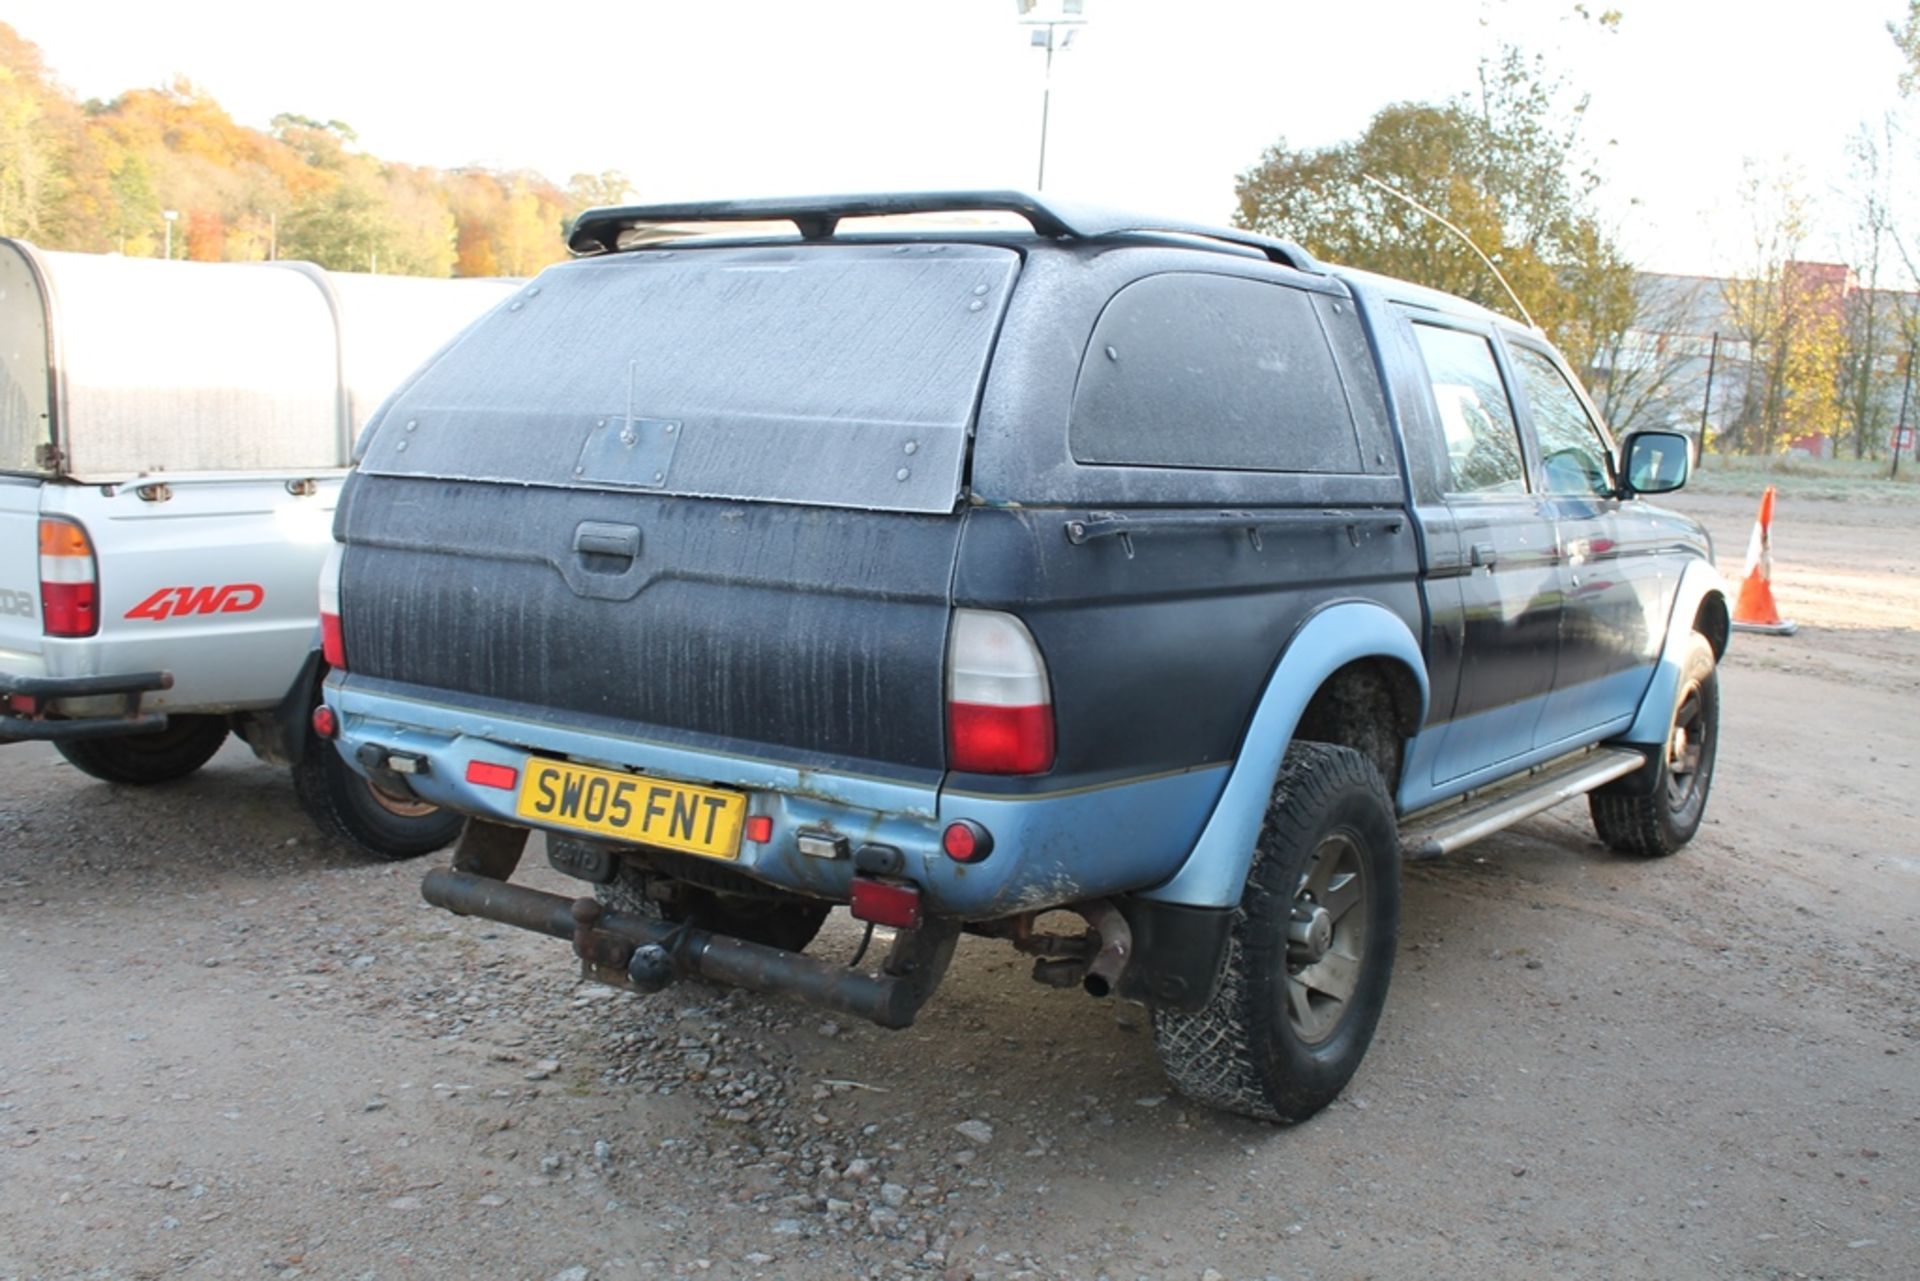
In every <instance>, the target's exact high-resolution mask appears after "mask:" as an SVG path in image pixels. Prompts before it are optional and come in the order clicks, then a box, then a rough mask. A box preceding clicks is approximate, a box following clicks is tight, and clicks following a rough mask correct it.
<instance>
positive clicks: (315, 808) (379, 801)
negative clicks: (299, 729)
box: [293, 735, 466, 861]
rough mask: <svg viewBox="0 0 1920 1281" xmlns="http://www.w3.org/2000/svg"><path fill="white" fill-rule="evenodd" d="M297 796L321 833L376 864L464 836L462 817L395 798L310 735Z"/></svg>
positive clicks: (296, 779)
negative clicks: (461, 830)
mask: <svg viewBox="0 0 1920 1281" xmlns="http://www.w3.org/2000/svg"><path fill="white" fill-rule="evenodd" d="M293 791H294V795H295V796H297V797H298V798H299V799H300V805H301V807H302V808H303V809H305V810H306V811H307V815H308V817H310V818H312V819H313V821H314V823H315V824H317V825H318V826H319V828H320V830H321V831H323V832H325V833H326V834H327V835H328V836H331V837H334V838H335V839H337V840H340V841H344V842H346V843H347V844H348V845H351V846H353V847H355V848H356V849H358V850H360V851H361V852H363V853H366V854H371V855H373V856H374V857H375V858H379V859H388V860H393V861H398V860H400V859H406V858H417V857H418V856H420V855H422V854H431V853H432V852H433V851H434V850H437V849H439V848H441V847H442V846H444V845H447V844H449V843H450V842H452V840H453V839H454V838H455V837H456V836H458V835H460V828H461V827H462V825H464V824H465V822H466V818H465V816H464V815H461V814H457V813H455V812H454V811H452V810H446V809H441V808H440V807H439V806H437V805H430V804H428V803H427V802H425V801H422V800H417V799H415V798H413V797H403V796H397V795H394V794H393V793H390V792H387V791H383V790H382V789H381V788H379V787H378V786H376V785H375V784H373V783H372V782H370V781H368V780H367V779H364V778H362V777H361V776H360V775H358V774H356V773H354V772H353V770H352V769H351V768H350V767H349V766H348V765H347V763H346V761H344V760H342V759H341V758H340V753H339V752H338V751H336V750H334V746H333V744H332V743H329V742H326V741H324V740H323V739H321V738H319V737H317V736H313V735H309V736H308V739H307V750H306V751H305V753H303V754H302V756H301V758H300V763H299V764H297V765H295V766H294V767H293Z"/></svg>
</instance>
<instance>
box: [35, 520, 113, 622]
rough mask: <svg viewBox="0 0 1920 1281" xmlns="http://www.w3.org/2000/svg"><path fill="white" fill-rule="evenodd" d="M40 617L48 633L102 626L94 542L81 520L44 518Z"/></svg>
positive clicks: (42, 527) (41, 533) (41, 534)
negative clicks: (88, 535)
mask: <svg viewBox="0 0 1920 1281" xmlns="http://www.w3.org/2000/svg"><path fill="white" fill-rule="evenodd" d="M40 619H41V628H42V630H43V631H45V633H46V634H47V635H48V636H91V635H93V634H94V633H95V632H97V631H99V630H100V586H99V574H98V572H97V570H96V568H95V565H94V559H93V543H92V542H91V541H90V540H89V539H88V538H87V531H86V530H84V529H82V528H81V527H80V525H79V522H77V521H71V520H67V519H66V518H64V517H60V516H42V517H41V518H40Z"/></svg>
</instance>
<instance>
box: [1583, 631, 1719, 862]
mask: <svg viewBox="0 0 1920 1281" xmlns="http://www.w3.org/2000/svg"><path fill="white" fill-rule="evenodd" d="M1719 750H1720V672H1719V669H1718V668H1717V667H1716V665H1715V663H1714V658H1713V645H1712V644H1711V643H1710V642H1708V640H1707V638H1706V637H1704V636H1702V635H1701V634H1700V633H1698V632H1694V633H1692V634H1691V635H1690V636H1689V637H1688V640H1687V649H1686V653H1685V654H1684V655H1683V656H1682V657H1681V660H1680V689H1679V692H1678V694H1677V695H1676V696H1675V698H1674V704H1673V721H1672V724H1671V725H1670V726H1669V727H1668V730H1667V742H1666V745H1665V747H1664V749H1663V750H1662V751H1661V753H1660V760H1659V762H1658V767H1657V768H1658V773H1657V777H1656V778H1655V779H1654V783H1653V788H1652V790H1651V791H1650V792H1647V793H1646V794H1645V795H1631V794H1609V793H1607V792H1604V791H1601V792H1590V793H1588V795H1587V809H1588V811H1589V812H1590V813H1591V814H1592V815H1593V830H1594V831H1595V832H1597V833H1599V836H1600V839H1601V840H1602V841H1605V842H1606V843H1607V845H1609V846H1610V847H1612V848H1613V849H1615V850H1617V851H1619V852H1620V853H1622V854H1635V855H1638V856H1640V857H1641V858H1663V857H1665V856H1666V855H1668V854H1672V853H1673V852H1674V851H1676V850H1678V849H1679V848H1680V847H1681V846H1683V845H1685V844H1686V843H1687V842H1688V841H1690V840H1692V839H1693V834H1694V833H1695V832H1697V831H1699V830H1700V821H1701V819H1702V818H1704V817H1705V816H1706V812H1707V793H1708V791H1709V790H1710V789H1711V788H1712V786H1713V762H1714V758H1715V757H1716V756H1717V755H1718V754H1719Z"/></svg>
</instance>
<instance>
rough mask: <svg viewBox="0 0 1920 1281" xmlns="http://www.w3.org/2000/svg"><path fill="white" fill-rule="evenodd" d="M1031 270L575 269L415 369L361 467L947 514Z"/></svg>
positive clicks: (779, 265) (658, 259)
mask: <svg viewBox="0 0 1920 1281" xmlns="http://www.w3.org/2000/svg"><path fill="white" fill-rule="evenodd" d="M1019 264H1020V258H1019V255H1018V254H1017V253H1015V252H1014V251H1013V250H1011V249H1005V248H1001V247H998V246H983V245H964V244H943V243H937V242H916V243H912V244H900V245H817V246H816V245H796V246H791V247H786V246H780V247H753V248H718V247H716V248H702V249H688V250H657V249H647V250H638V251H635V252H632V253H622V254H616V255H612V256H609V257H606V258H597V259H589V260H585V261H581V262H573V263H566V264H563V265H561V266H559V267H554V268H551V269H549V270H548V271H546V272H544V273H542V274H541V276H540V278H539V279H538V280H536V281H535V282H534V283H533V284H532V285H530V286H529V287H527V288H526V289H524V290H522V291H521V293H520V294H519V295H518V296H516V297H515V298H514V299H513V301H512V302H510V303H508V304H507V305H506V306H504V307H502V308H500V309H498V310H496V311H495V312H493V313H492V314H491V315H489V316H488V317H487V318H486V319H485V320H483V321H481V322H480V323H479V324H478V325H477V326H476V327H475V328H473V329H471V330H469V331H468V332H467V334H466V335H465V336H464V337H463V338H461V339H460V340H459V341H458V342H456V343H455V344H454V345H453V346H451V347H450V348H449V349H448V350H447V351H446V352H444V353H443V354H442V355H441V356H440V358H439V359H438V360H436V361H435V362H434V363H433V364H431V365H429V366H428V367H427V368H426V369H425V370H424V371H422V372H421V373H420V374H419V375H417V376H416V378H415V379H414V381H413V382H412V383H411V384H410V385H408V386H407V387H405V388H404V389H403V390H402V391H401V392H400V393H399V394H398V396H397V397H396V398H395V399H394V400H393V401H392V402H390V403H389V405H388V406H387V408H386V409H385V410H384V411H383V414H382V416H381V418H380V423H379V427H378V429H377V431H376V432H375V434H374V436H373V437H372V438H371V439H370V440H369V442H368V444H367V448H366V453H365V456H364V458H363V459H362V461H361V467H362V469H363V470H365V471H368V472H373V473H377V474H383V475H394V476H430V477H436V478H446V479H459V480H479V481H499V482H505V483H510V484H535V485H553V486H563V487H568V488H581V489H603V490H605V489H611V490H642V491H651V492H656V493H663V494H675V495H694V496H701V497H713V498H728V499H749V500H750V499H766V500H770V501H776V502H791V503H806V504H817V505H825V506H840V507H857V508H869V509H875V510H885V511H904V512H947V511H952V510H953V508H954V503H955V500H956V498H957V497H958V495H959V492H960V487H961V469H962V466H963V464H964V462H965V459H966V451H967V439H968V434H969V432H970V430H971V428H972V425H973V417H974V412H975V408H976V405H977V403H978V400H979V396H980V386H981V382H982V380H983V378H984V376H985V373H986V369H987V361H988V358H989V356H990V354H991V353H992V350H993V344H994V341H995V338H996V337H997V335H998V333H999V326H1000V318H1001V316H1002V314H1003V313H1004V311H1005V309H1006V304H1007V298H1008V295H1009V294H1010V293H1011V292H1012V290H1013V284H1014V280H1015V278H1016V276H1017V274H1018V271H1019Z"/></svg>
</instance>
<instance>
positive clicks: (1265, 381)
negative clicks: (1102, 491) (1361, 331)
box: [1068, 272, 1377, 474]
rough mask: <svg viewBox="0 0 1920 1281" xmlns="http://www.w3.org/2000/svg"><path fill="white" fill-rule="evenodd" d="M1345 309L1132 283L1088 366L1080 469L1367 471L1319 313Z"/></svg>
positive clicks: (1235, 289) (1177, 282)
mask: <svg viewBox="0 0 1920 1281" xmlns="http://www.w3.org/2000/svg"><path fill="white" fill-rule="evenodd" d="M1336 305H1339V304H1337V303H1336V302H1335V301H1334V300H1332V299H1327V298H1323V297H1320V296H1319V295H1315V294H1310V293H1308V292H1306V291H1303V290H1299V289H1290V288H1288V287H1286V286H1284V285H1277V284H1269V283H1267V282H1264V281H1258V280H1247V279H1243V278H1240V277H1234V276H1213V275H1202V274H1199V273H1188V272H1167V273H1164V274H1161V275H1156V276H1149V277H1147V278H1146V279H1144V280H1139V281H1135V282H1134V283H1133V284H1131V285H1128V286H1127V287H1126V288H1125V289H1122V290H1121V291H1120V292H1119V293H1117V294H1115V295H1114V297H1113V299H1112V300H1111V301H1110V302H1109V303H1108V304H1107V306H1106V308H1105V310H1104V311H1102V312H1101V315H1100V320H1099V322H1098V324H1097V325H1096V326H1095V327H1094V332H1093V339H1092V341H1091V343H1090V344H1089V345H1088V348H1087V353H1086V358H1085V360H1084V362H1083V363H1082V365H1081V368H1080V379H1079V384H1078V386H1077V387H1076V388H1075V391H1074V398H1073V413H1072V419H1071V425H1070V427H1069V429H1068V439H1069V444H1070V446H1071V449H1072V452H1073V457H1074V460H1075V461H1076V462H1079V463H1095V464H1108V465H1118V466H1135V467H1179V468H1202V469H1215V470H1241V471H1272V472H1334V473H1348V474H1351V473H1361V472H1366V471H1368V470H1369V468H1368V466H1366V465H1365V464H1364V463H1363V461H1362V452H1361V443H1360V439H1359V435H1358V432H1357V431H1356V428H1355V424H1354V412H1353V408H1352V406H1351V405H1350V404H1349V402H1348V398H1347V389H1346V387H1345V385H1344V384H1343V382H1342V379H1341V377H1340V369H1339V366H1338V365H1337V363H1336V360H1335V355H1334V351H1333V348H1332V345H1331V343H1330V342H1329V339H1328V335H1327V331H1326V328H1325V327H1324V326H1323V324H1322V319H1321V317H1320V315H1319V314H1318V313H1319V308H1320V307H1322V306H1336ZM1376 398H1377V393H1376Z"/></svg>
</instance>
